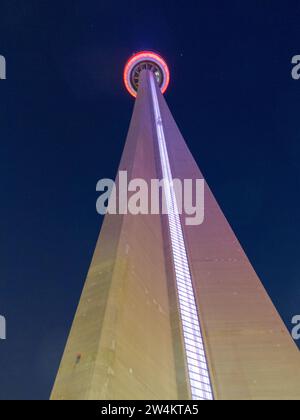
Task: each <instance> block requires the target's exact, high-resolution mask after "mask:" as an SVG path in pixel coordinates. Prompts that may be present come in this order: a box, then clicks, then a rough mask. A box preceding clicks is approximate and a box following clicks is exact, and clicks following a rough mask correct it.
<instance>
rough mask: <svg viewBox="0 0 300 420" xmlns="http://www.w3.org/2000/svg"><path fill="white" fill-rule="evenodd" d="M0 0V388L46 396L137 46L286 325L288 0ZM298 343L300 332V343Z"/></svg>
mask: <svg viewBox="0 0 300 420" xmlns="http://www.w3.org/2000/svg"><path fill="white" fill-rule="evenodd" d="M146 4H147V5H146V6H145V5H143V2H140V1H138V2H130V1H129V2H120V4H119V3H118V2H116V1H115V2H109V1H106V2H101V1H99V0H90V1H88V2H87V1H83V0H80V1H74V0H73V1H67V0H60V1H59V2H56V4H54V3H53V2H50V1H41V0H36V1H34V0H27V1H26V2H25V1H17V0H1V6H0V54H2V55H4V56H5V57H6V59H7V80H6V81H0V139H1V143H0V144H1V152H0V176H1V190H2V205H1V214H0V224H1V226H0V255H1V267H0V279H1V280H0V282H1V292H0V314H2V315H5V316H6V318H7V327H8V339H7V341H0V369H1V373H0V399H6V398H9V399H17V398H21V399H28V398H30V399H47V398H48V397H49V394H50V390H51V386H52V383H53V380H54V377H55V373H56V371H57V368H58V363H59V361H60V357H61V354H62V351H63V348H64V345H65V342H66V338H67V334H68V330H69V328H70V323H71V320H72V318H73V315H74V311H75V309H76V306H77V303H78V300H79V296H80V293H81V289H82V286H83V282H84V278H85V275H86V272H87V269H88V266H89V262H90V260H91V256H92V252H93V248H94V245H95V241H96V238H97V235H98V232H99V228H100V225H101V221H102V220H101V218H100V216H98V215H97V214H96V211H95V202H96V198H97V194H96V191H95V185H96V182H97V180H98V179H100V178H104V177H105V178H106V177H109V178H114V176H115V173H116V170H117V167H118V163H119V159H120V156H121V152H122V149H123V146H124V141H125V137H126V132H127V129H128V124H129V120H130V116H131V112H132V106H133V100H132V99H131V98H130V97H129V95H128V94H127V92H126V91H125V89H124V87H123V83H122V71H123V66H124V63H125V61H126V60H127V58H128V57H129V56H130V55H131V53H132V52H134V51H137V50H140V49H154V50H157V51H159V52H160V53H161V54H162V55H163V56H164V57H165V58H166V60H167V61H168V63H169V66H170V70H171V83H170V87H169V89H168V92H167V94H166V98H167V101H168V103H169V105H170V108H171V110H172V112H173V115H174V116H175V119H176V120H177V122H178V125H179V127H180V129H181V131H182V133H183V135H184V137H185V139H186V141H187V143H188V145H189V147H190V149H191V151H192V153H193V155H194V156H195V158H196V160H197V162H198V163H199V166H200V168H201V169H202V171H203V173H204V175H205V176H206V178H207V181H208V183H209V184H210V186H211V188H212V190H213V192H214V194H215V196H216V198H217V200H218V201H219V203H220V205H221V207H222V209H223V211H224V213H225V215H226V216H227V218H228V219H229V221H230V223H231V225H232V227H233V229H234V231H235V232H236V234H237V236H238V238H239V240H240V242H241V243H242V245H243V247H244V248H245V250H246V252H247V254H248V256H249V258H250V260H251V262H252V263H253V265H254V267H255V269H256V271H257V273H258V274H259V276H260V278H261V280H262V282H263V283H264V285H265V287H266V288H267V290H268V292H269V294H270V295H271V297H272V299H273V301H274V303H275V305H276V306H277V308H278V310H279V312H280V313H281V315H282V317H283V319H284V321H285V322H286V324H287V326H288V328H289V329H291V325H290V320H291V318H292V316H293V315H295V314H299V313H300V282H299V271H300V270H299V268H300V255H299V254H300V252H299V249H300V235H299V231H300V198H299V189H300V188H299V186H300V163H299V162H300V159H299V153H300V141H299V140H300V125H299V101H300V80H299V81H295V80H292V78H291V67H292V66H291V64H290V62H291V58H292V56H294V55H296V54H300V45H299V39H300V25H299V21H300V3H299V1H298V0H295V1H293V0H289V1H285V2H283V1H279V0H269V1H268V0H266V1H264V2H262V1H261V0H243V1H240V0H239V1H238V0H236V1H233V0H229V1H226V2H225V1H221V0H219V1H214V0H203V1H195V2H191V1H184V2H181V1H176V2H146ZM299 344H300V343H299Z"/></svg>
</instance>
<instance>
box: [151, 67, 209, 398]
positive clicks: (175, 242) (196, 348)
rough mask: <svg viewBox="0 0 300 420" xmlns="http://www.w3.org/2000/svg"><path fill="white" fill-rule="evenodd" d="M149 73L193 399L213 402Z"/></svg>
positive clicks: (167, 158)
mask: <svg viewBox="0 0 300 420" xmlns="http://www.w3.org/2000/svg"><path fill="white" fill-rule="evenodd" d="M148 74H149V78H150V86H151V95H152V103H153V110H154V118H155V126H156V134H157V139H158V146H159V155H160V163H161V168H162V175H163V178H164V179H165V180H166V181H167V182H166V184H167V186H166V185H165V188H164V191H165V200H166V209H167V213H168V221H169V233H170V239H171V245H172V254H173V264H174V271H175V277H176V286H177V296H178V304H179V309H180V318H181V324H182V332H183V340H184V347H185V356H186V363H187V369H188V375H189V382H190V391H191V395H192V399H193V400H213V392H212V386H211V382H210V376H209V371H208V364H207V359H206V355H205V349H204V343H203V338H202V333H201V328H200V323H199V318H198V313H197V307H196V302H195V295H194V290H193V284H192V279H191V273H190V269H189V264H188V259H187V253H186V248H185V243H184V238H183V232H182V226H181V221H180V216H179V213H178V207H177V201H176V194H175V190H174V187H173V184H172V179H173V177H172V173H171V168H170V162H169V157H168V151H167V146H166V140H165V135H164V129H163V124H162V118H161V113H160V107H159V102H158V97H157V92H156V86H155V83H156V82H155V80H154V76H153V73H152V72H148Z"/></svg>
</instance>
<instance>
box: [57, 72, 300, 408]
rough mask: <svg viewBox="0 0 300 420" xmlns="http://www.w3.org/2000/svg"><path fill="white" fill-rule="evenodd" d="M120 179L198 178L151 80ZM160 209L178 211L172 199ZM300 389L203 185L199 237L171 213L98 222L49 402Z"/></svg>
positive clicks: (288, 346)
mask: <svg viewBox="0 0 300 420" xmlns="http://www.w3.org/2000/svg"><path fill="white" fill-rule="evenodd" d="M119 170H120V171H125V170H126V171H127V173H128V178H129V180H130V179H133V178H142V179H145V180H146V181H147V182H148V185H150V180H151V179H161V178H162V177H165V178H167V179H168V178H169V177H171V178H172V177H173V178H178V179H180V180H184V179H193V180H195V179H202V178H203V176H202V174H201V172H200V170H199V169H198V166H197V164H196V162H195V161H194V159H193V157H192V155H191V153H190V151H189V150H188V148H187V145H186V143H185V141H184V140H183V138H182V136H181V134H180V132H179V130H178V127H177V126H176V123H175V121H174V119H173V117H172V115H171V113H170V111H169V109H168V107H167V104H166V102H165V99H164V97H163V95H162V94H161V92H160V90H159V88H158V86H157V84H156V82H155V79H154V77H153V76H152V74H150V73H149V72H148V71H143V72H142V73H141V75H140V80H139V88H138V95H137V99H136V102H135V106H134V112H133V116H132V120H131V124H130V128H129V132H128V136H127V140H126V145H125V149H124V152H123V155H122V159H121V163H120V167H119ZM117 181H118V179H117ZM166 202H167V205H169V206H170V208H171V209H174V206H176V202H175V201H174V195H173V191H172V188H171V187H170V189H169V192H168V193H167V194H166ZM168 203H169V204H168ZM191 324H192V325H191ZM200 363H201V364H200ZM206 372H207V374H206ZM204 378H208V380H206V379H204ZM299 389H300V368H299V351H298V349H297V348H296V346H295V344H294V343H293V341H292V339H291V337H290V335H289V333H288V331H287V330H286V328H285V326H284V324H283V322H282V320H281V319H280V317H279V315H278V313H277V311H276V310H275V308H274V306H273V304H272V302H271V301H270V299H269V297H268V295H267V293H266V291H265V290H264V288H263V286H262V284H261V282H260V281H259V279H258V277H257V275H256V273H255V272H254V270H253V268H252V266H251V264H250V262H249V261H248V259H247V257H246V255H245V253H244V251H243V249H242V247H241V245H240V244H239V242H238V241H237V239H236V237H235V235H234V233H233V232H232V230H231V228H230V226H229V224H228V222H227V221H226V219H225V217H224V215H223V213H222V212H221V210H220V208H219V206H218V204H217V202H216V200H215V198H214V197H213V194H212V193H211V191H210V189H209V187H208V186H207V184H205V220H204V223H202V224H201V225H198V226H188V225H186V224H185V222H184V220H183V218H182V217H181V216H179V215H177V217H175V216H174V217H173V216H172V212H171V213H169V214H168V215H153V214H148V215H141V214H140V215H131V214H124V215H120V214H119V215H106V216H105V219H104V222H103V226H102V229H101V233H100V236H99V240H98V242H97V245H96V249H95V253H94V256H93V259H92V263H91V266H90V269H89V272H88V275H87V279H86V283H85V286H84V290H83V293H82V296H81V299H80V303H79V306H78V309H77V312H76V315H75V319H74V322H73V325H72V329H71V332H70V335H69V338H68V342H67V345H66V349H65V352H64V355H63V358H62V362H61V365H60V368H59V372H58V375H57V378H56V381H55V384H54V388H53V391H52V395H51V398H52V399H116V400H117V399H192V398H196V399H211V398H212V397H214V398H215V399H293V398H294V399H297V398H299V397H300V395H299Z"/></svg>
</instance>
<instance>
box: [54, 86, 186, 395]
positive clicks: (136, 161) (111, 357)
mask: <svg viewBox="0 0 300 420" xmlns="http://www.w3.org/2000/svg"><path fill="white" fill-rule="evenodd" d="M149 94H150V92H149V90H148V88H147V80H146V78H145V80H144V81H142V82H141V84H140V89H139V95H138V98H137V100H136V103H135V108H134V113H133V117H132V121H131V125H130V129H129V133H128V137H127V141H126V146H125V150H124V153H123V156H122V160H121V164H120V170H127V171H128V177H129V180H130V179H131V178H145V179H151V178H157V174H156V159H155V157H154V153H155V152H154V137H153V133H154V131H153V126H152V118H151V116H152V111H151V101H150V96H149ZM169 308H170V306H169V297H168V289H167V278H166V268H165V256H164V246H163V238H162V226H161V218H160V216H159V215H153V216H152V215H137V216H134V215H124V216H115V215H107V216H106V217H105V220H104V223H103V227H102V229H101V233H100V237H99V241H98V243H97V245H96V250H95V254H94V257H93V260H92V263H91V267H90V270H89V273H88V276H87V280H86V283H85V287H84V290H83V294H82V297H81V299H80V303H79V306H78V310H77V312H76V316H75V320H74V323H73V326H72V330H71V333H70V336H69V339H68V342H67V345H66V349H65V352H64V355H63V359H62V362H61V365H60V368H59V372H58V375H57V379H56V381H55V385H54V388H53V392H52V396H51V398H52V399H176V398H178V397H179V396H178V392H177V379H176V372H175V362H174V356H173V353H174V352H173V340H172V332H171V322H170V311H169ZM78 354H80V355H81V357H80V360H78Z"/></svg>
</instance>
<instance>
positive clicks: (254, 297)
mask: <svg viewBox="0 0 300 420" xmlns="http://www.w3.org/2000/svg"><path fill="white" fill-rule="evenodd" d="M157 94H158V96H159V101H160V108H161V112H162V115H163V117H162V118H163V125H164V128H165V133H166V142H167V147H168V153H169V159H170V161H171V166H172V172H173V176H174V177H175V178H179V179H189V178H191V179H196V178H203V176H202V174H201V172H200V170H199V168H198V166H197V164H196V162H195V161H194V159H193V157H192V155H191V153H190V151H189V150H188V147H187V145H186V143H185V141H184V139H183V138H182V135H181V133H180V131H179V129H178V127H177V125H176V123H175V121H174V119H173V117H172V115H171V113H170V111H169V109H168V107H167V104H166V102H165V99H164V97H163V96H162V95H161V93H160V91H159V89H157ZM199 142H202V144H203V147H205V138H201V136H200V134H199ZM216 153H217V151H216ZM237 176H238V174H237ZM253 177H254V179H255V173H254V174H253ZM237 200H238V197H237ZM182 225H183V228H184V233H185V241H186V247H187V250H188V256H189V263H190V268H191V271H192V277H193V282H194V287H195V290H196V294H197V302H198V311H199V315H200V320H201V324H202V328H203V333H204V335H205V342H206V351H207V355H208V359H209V364H210V370H211V378H212V381H213V385H214V394H215V398H216V399H300V355H299V350H298V348H297V347H296V345H295V343H294V342H293V340H292V338H291V336H290V334H289V332H288V331H287V329H286V327H285V325H284V323H283V321H282V320H281V318H280V316H279V314H278V312H277V311H276V309H275V307H274V306H273V304H272V302H271V300H270V298H269V296H268V294H267V293H266V291H265V289H264V287H263V285H262V283H261V282H260V280H259V278H258V277H257V275H256V273H255V271H254V269H253V268H252V266H251V264H250V262H249V260H248V258H247V256H246V255H245V253H244V251H243V249H242V247H241V245H240V244H239V242H238V240H237V238H236V237H235V235H234V233H233V231H232V229H231V228H230V226H229V224H228V222H227V220H226V218H225V216H224V214H223V213H222V211H221V210H220V207H219V206H218V204H217V202H216V200H215V198H214V196H213V194H212V192H211V191H210V189H209V187H208V185H207V184H205V220H204V223H203V224H201V225H199V226H186V225H185V223H184V220H182ZM282 281H285V279H282ZM287 287H288V286H287Z"/></svg>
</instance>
